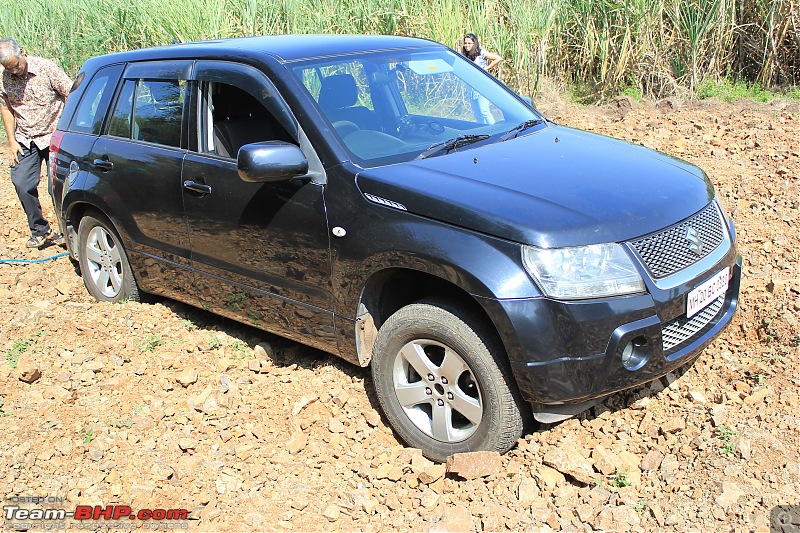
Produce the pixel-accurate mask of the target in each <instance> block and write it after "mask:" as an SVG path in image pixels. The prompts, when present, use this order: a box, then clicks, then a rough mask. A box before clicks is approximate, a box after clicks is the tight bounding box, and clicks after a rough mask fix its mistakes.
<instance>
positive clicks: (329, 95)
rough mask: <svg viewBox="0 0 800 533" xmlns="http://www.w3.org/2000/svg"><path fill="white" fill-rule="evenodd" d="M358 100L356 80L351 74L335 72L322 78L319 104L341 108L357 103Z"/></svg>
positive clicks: (325, 107)
mask: <svg viewBox="0 0 800 533" xmlns="http://www.w3.org/2000/svg"><path fill="white" fill-rule="evenodd" d="M357 100H358V88H357V87H356V80H355V78H353V76H352V75H351V74H334V75H333V76H328V77H327V78H322V87H321V88H320V91H319V105H320V107H321V108H322V109H341V108H343V107H350V106H352V105H355V103H356V101H357Z"/></svg>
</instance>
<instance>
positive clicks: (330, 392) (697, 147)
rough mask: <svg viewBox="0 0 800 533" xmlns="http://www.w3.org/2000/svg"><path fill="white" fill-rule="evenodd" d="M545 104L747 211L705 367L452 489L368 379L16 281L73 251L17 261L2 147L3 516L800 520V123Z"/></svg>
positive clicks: (719, 112) (541, 440)
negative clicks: (110, 511) (700, 177)
mask: <svg viewBox="0 0 800 533" xmlns="http://www.w3.org/2000/svg"><path fill="white" fill-rule="evenodd" d="M539 106H540V108H541V109H542V110H543V111H545V112H546V113H547V114H548V115H549V116H550V117H552V118H554V119H555V120H557V121H559V122H561V123H562V124H565V125H570V126H577V127H579V128H584V129H589V130H593V131H596V132H599V133H604V134H608V135H613V136H615V137H620V138H623V139H626V140H629V141H633V142H636V143H641V144H643V145H646V146H650V147H653V148H656V149H658V150H662V151H664V152H667V153H670V154H672V155H675V156H678V157H681V158H684V159H686V160H688V161H690V162H692V163H696V164H698V165H700V166H701V167H702V168H704V169H705V170H706V171H707V172H708V174H709V176H710V177H711V179H712V180H713V182H714V183H715V185H716V186H717V188H718V190H719V192H720V196H721V198H722V199H723V201H724V202H725V204H726V205H727V209H728V210H729V211H731V212H733V216H734V219H735V222H736V226H737V230H738V242H739V246H740V250H741V253H742V255H743V256H744V265H745V266H744V280H743V285H742V291H741V299H740V307H739V312H738V315H737V316H736V318H735V320H734V322H733V324H732V326H731V327H730V328H728V329H727V331H726V332H725V333H724V334H723V335H722V337H721V338H720V339H718V340H717V341H716V342H714V343H713V344H712V345H711V346H710V347H709V348H707V349H706V350H705V352H704V353H703V354H702V355H701V357H700V358H699V360H698V361H697V362H696V364H694V365H693V366H692V367H690V368H687V369H681V371H680V372H678V373H676V374H674V375H668V376H666V377H665V378H664V379H662V380H659V381H655V382H653V383H651V384H649V385H648V386H645V387H643V388H641V389H638V390H633V391H629V392H627V393H624V394H618V395H615V396H612V397H611V398H609V399H607V400H606V401H604V402H603V403H602V404H600V405H599V406H597V407H596V408H594V409H592V410H591V411H589V412H587V413H584V414H583V415H581V416H579V417H577V418H574V419H572V420H569V421H565V422H563V423H561V424H557V425H553V426H537V427H535V428H533V429H532V430H531V431H530V432H529V433H528V434H526V435H525V436H524V438H523V439H521V440H520V441H519V443H518V445H517V446H516V447H515V448H514V449H512V450H511V451H510V452H509V453H507V454H506V455H504V456H503V457H498V456H496V455H489V456H478V457H466V458H465V459H466V461H467V463H466V464H461V465H453V466H452V467H451V470H452V471H450V472H448V471H447V468H446V467H445V466H444V465H434V464H432V463H430V462H428V461H427V460H425V459H423V458H422V457H421V455H420V454H419V453H418V452H417V451H415V450H411V449H407V448H404V447H403V445H402V444H401V443H400V442H398V441H397V439H396V438H395V436H394V435H393V433H392V431H391V430H390V429H389V428H388V427H387V426H386V423H385V421H384V420H382V418H381V416H380V415H379V414H378V412H377V411H376V403H375V400H374V396H373V394H372V392H371V390H370V386H369V373H368V371H366V370H364V369H359V368H356V367H354V366H351V365H349V364H347V363H345V362H343V361H340V360H337V359H336V358H333V357H331V356H329V355H326V354H324V353H321V352H318V351H315V350H312V349H309V348H306V347H303V346H300V345H295V344H293V343H291V342H289V341H285V340H281V339H279V338H276V337H273V336H270V335H268V334H266V333H263V332H261V331H258V330H255V329H252V328H248V327H245V326H242V325H239V324H237V323H234V322H230V321H227V320H224V319H220V318H217V317H215V316H213V315H210V314H208V313H206V312H204V311H201V310H198V309H194V308H191V307H188V306H185V305H182V304H179V303H176V302H173V301H169V300H163V299H153V300H150V301H149V302H148V303H134V302H127V303H123V304H118V305H109V304H102V303H97V302H95V301H93V300H92V299H91V298H90V296H89V295H88V293H87V292H86V290H85V289H84V287H83V284H82V281H81V279H80V277H79V276H78V275H77V274H76V271H75V269H74V268H73V266H72V264H71V263H70V261H69V260H68V259H67V258H65V257H58V258H55V259H52V260H47V261H44V262H38V263H16V262H13V263H10V262H5V260H9V259H24V260H40V259H46V258H50V257H52V256H53V255H54V254H57V253H59V252H63V249H60V248H47V249H43V250H32V251H31V250H27V249H26V248H25V246H24V243H25V241H26V239H27V237H28V235H27V230H26V224H25V220H24V215H23V213H22V210H21V208H20V206H19V204H18V201H17V199H16V196H15V194H14V192H13V189H12V187H11V184H10V182H9V180H8V171H7V168H8V158H7V155H6V151H5V150H3V161H0V168H2V170H1V171H0V173H1V174H2V176H0V213H1V214H2V218H3V220H4V221H5V223H4V224H3V225H2V227H0V259H2V260H4V263H3V264H0V317H2V323H0V339H1V340H0V342H2V350H3V351H4V354H5V357H4V358H0V402H2V405H1V406H0V415H2V416H0V429H1V431H0V442H1V444H0V472H2V474H0V497H2V498H3V499H4V500H6V501H4V505H9V504H10V503H9V502H12V503H13V502H15V501H17V500H15V499H14V498H19V497H32V496H45V497H47V496H51V497H56V498H63V499H64V501H63V502H62V503H53V504H48V505H49V506H51V507H54V508H61V509H66V510H68V511H69V510H74V509H75V506H76V505H81V504H88V505H103V506H105V505H112V504H117V505H131V506H132V507H133V508H134V509H143V508H150V509H156V508H160V509H188V510H189V511H190V513H189V520H188V521H185V522H183V521H178V522H168V521H160V522H153V521H149V522H140V521H128V520H125V521H121V522H120V523H108V522H105V521H102V520H101V521H99V522H91V523H84V524H83V525H84V527H87V528H88V527H91V528H96V529H99V528H100V527H101V526H114V527H117V528H119V529H125V528H128V529H130V528H136V527H148V528H149V527H151V526H159V527H162V528H163V527H170V528H183V527H185V528H188V529H192V530H197V531H253V530H286V531H333V530H344V531H377V530H398V531H412V530H413V531H426V532H427V531H431V532H435V531H504V530H511V531H577V532H583V531H587V532H588V531H675V532H684V531H703V532H706V531H736V532H748V531H759V532H767V531H768V530H769V526H768V523H769V516H770V511H771V509H772V508H773V507H774V506H776V505H778V504H794V505H797V504H800V500H799V499H798V498H799V496H798V494H800V429H798V428H799V427H800V387H798V385H800V371H799V370H800V368H799V367H798V351H799V348H798V346H799V345H800V325H798V316H800V279H799V276H800V273H798V268H799V266H800V265H798V249H799V247H800V246H799V245H800V235H799V233H800V232H799V231H798V228H800V220H798V201H799V199H800V191H799V190H798V184H799V183H800V133H798V132H799V131H800V106H798V103H797V102H796V101H795V102H773V103H771V104H756V103H753V102H750V101H740V102H738V103H736V104H725V103H721V102H713V101H704V102H700V103H681V102H676V101H663V102H659V103H657V104H641V103H632V102H630V101H629V100H626V99H619V100H616V101H614V102H612V103H611V104H610V105H607V106H604V107H577V106H571V105H566V104H563V103H560V102H558V101H555V100H553V101H545V100H544V99H542V101H540V102H539ZM5 146H6V144H5V141H3V147H5ZM41 190H42V197H43V198H44V199H45V201H44V202H43V203H44V204H45V205H46V206H49V199H48V198H47V196H46V189H45V187H44V184H42V187H41ZM47 215H48V217H49V218H50V220H54V217H53V213H52V206H49V210H48V211H47ZM14 364H16V366H14ZM20 505H21V506H22V507H28V508H32V507H36V506H37V505H33V504H20ZM38 506H39V507H41V506H42V504H40V505H38ZM25 524H28V525H27V526H26V525H25ZM5 525H6V527H9V528H12V529H13V528H16V529H25V528H26V527H30V526H31V525H34V526H37V527H39V528H41V527H42V523H40V522H35V521H30V520H6V524H5ZM78 525H80V524H78ZM64 526H65V527H67V528H69V527H75V526H76V523H75V522H72V521H67V523H66V524H64Z"/></svg>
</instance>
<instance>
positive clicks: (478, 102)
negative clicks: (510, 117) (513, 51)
mask: <svg viewBox="0 0 800 533" xmlns="http://www.w3.org/2000/svg"><path fill="white" fill-rule="evenodd" d="M461 53H463V54H464V56H466V57H467V58H469V59H471V60H472V61H474V62H475V64H476V65H478V66H479V67H481V68H482V69H484V70H486V71H490V70H491V69H493V68H494V67H496V66H497V65H498V64H499V63H500V62H501V61H502V60H503V58H502V57H500V56H499V55H497V54H495V53H494V52H487V51H486V50H484V49H482V48H481V45H480V43H479V42H478V37H477V36H476V35H475V34H474V33H468V34H466V35H464V45H463V48H462V50H461ZM470 104H471V105H472V113H473V114H474V115H475V118H476V119H477V120H478V122H480V123H481V124H494V117H493V116H492V112H491V111H490V110H489V100H487V99H486V98H484V97H483V96H482V95H481V94H480V93H478V92H477V91H475V90H473V91H472V94H471V95H470Z"/></svg>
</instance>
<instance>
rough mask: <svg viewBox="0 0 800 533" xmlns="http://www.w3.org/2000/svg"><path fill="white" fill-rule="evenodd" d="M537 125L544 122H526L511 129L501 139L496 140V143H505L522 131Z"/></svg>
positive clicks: (534, 120) (536, 120)
mask: <svg viewBox="0 0 800 533" xmlns="http://www.w3.org/2000/svg"><path fill="white" fill-rule="evenodd" d="M539 124H544V120H543V119H541V118H537V119H533V120H526V121H525V122H523V123H522V124H520V125H518V126H516V127H514V128H512V129H511V130H509V131H508V132H506V133H504V134H503V136H502V137H500V138H499V139H497V142H503V141H507V140H509V139H513V138H515V137H516V136H517V135H519V134H520V133H522V132H523V131H524V130H527V129H528V128H532V127H534V126H538V125H539Z"/></svg>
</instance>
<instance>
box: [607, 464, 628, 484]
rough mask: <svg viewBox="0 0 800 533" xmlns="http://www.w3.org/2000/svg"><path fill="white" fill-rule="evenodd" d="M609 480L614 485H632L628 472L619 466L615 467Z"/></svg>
mask: <svg viewBox="0 0 800 533" xmlns="http://www.w3.org/2000/svg"><path fill="white" fill-rule="evenodd" d="M608 481H609V484H610V485H611V486H612V487H617V488H622V487H630V486H631V482H630V481H628V473H627V472H623V471H621V470H620V469H619V468H615V469H614V473H613V474H611V475H610V476H609V478H608Z"/></svg>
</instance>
